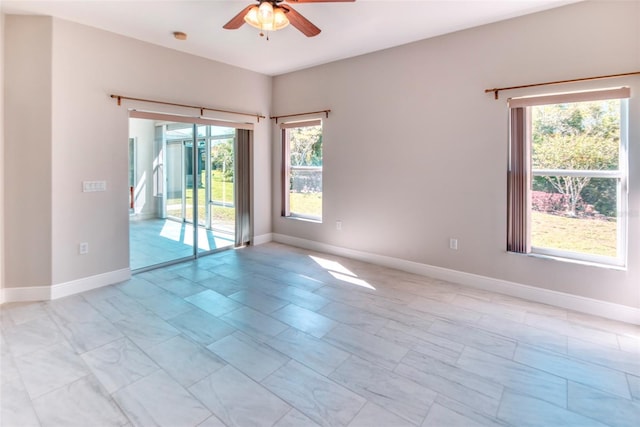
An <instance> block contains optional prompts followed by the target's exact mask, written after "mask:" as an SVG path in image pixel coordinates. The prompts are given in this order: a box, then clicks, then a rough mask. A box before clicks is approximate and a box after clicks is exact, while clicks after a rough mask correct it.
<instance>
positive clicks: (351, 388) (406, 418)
mask: <svg viewBox="0 0 640 427" xmlns="http://www.w3.org/2000/svg"><path fill="white" fill-rule="evenodd" d="M351 358H356V359H360V360H362V361H363V362H365V363H370V364H374V365H375V363H374V362H370V361H367V360H364V359H362V358H360V357H358V356H357V355H353V354H352V355H351V356H350V357H349V358H347V359H346V360H345V361H344V362H342V363H341V364H340V366H338V367H337V368H336V369H334V370H333V371H332V372H331V374H330V375H328V376H326V378H327V379H328V380H329V381H332V382H333V383H335V384H337V385H339V386H341V387H344V388H346V389H347V390H349V391H351V392H353V393H355V394H357V395H358V396H360V397H362V398H363V399H365V401H366V402H370V403H372V404H375V405H378V406H381V405H380V404H378V403H376V402H373V401H372V400H370V399H369V398H368V397H367V396H365V395H363V394H361V392H360V391H358V390H357V389H356V388H355V387H353V386H352V385H350V384H349V383H347V382H344V383H343V382H339V381H337V380H335V379H334V378H333V377H332V375H334V374H335V373H336V371H337V370H338V369H339V368H340V367H342V365H344V364H345V363H347V362H348V361H349V360H350V359H351ZM377 366H378V367H379V368H380V369H383V370H385V371H387V372H388V373H390V374H392V375H397V376H398V377H400V378H402V379H405V380H409V381H411V382H412V383H413V384H415V385H417V386H419V387H422V388H424V389H427V390H429V391H430V392H431V393H433V395H434V398H433V401H432V402H431V403H430V405H429V408H428V409H427V411H426V412H425V415H424V416H423V417H422V419H421V421H420V422H419V423H418V424H416V423H415V422H414V421H413V420H411V419H409V418H408V417H406V416H405V415H404V414H401V413H399V412H397V411H393V410H391V409H387V408H384V407H383V409H385V410H387V411H389V412H391V413H393V414H395V415H397V416H398V417H400V418H402V419H404V420H405V421H408V422H409V423H411V424H413V425H416V426H421V425H422V424H423V423H424V420H425V419H426V417H427V416H428V414H429V411H430V410H431V407H432V406H433V404H434V403H435V401H436V398H437V396H438V395H439V393H438V392H436V391H435V390H432V389H430V388H429V387H426V386H425V385H423V384H420V383H418V382H416V381H414V380H413V379H411V378H407V377H405V376H404V375H401V374H399V373H397V372H395V368H394V370H389V369H387V368H385V367H383V366H380V365H377ZM363 388H364V389H365V390H366V391H368V392H369V393H372V394H375V395H378V396H381V397H382V398H386V399H391V400H394V401H396V400H397V399H393V398H392V397H390V396H383V395H380V393H378V392H375V391H371V390H369V389H368V387H363ZM364 406H366V403H365V405H363V406H362V407H363V408H364ZM381 407H382V406H381ZM354 419H355V417H354V418H353V419H352V420H351V421H353V420H354Z"/></svg>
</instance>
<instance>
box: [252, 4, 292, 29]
mask: <svg viewBox="0 0 640 427" xmlns="http://www.w3.org/2000/svg"><path fill="white" fill-rule="evenodd" d="M265 5H266V6H265ZM244 22H246V23H247V24H249V25H251V26H252V27H255V28H257V29H259V30H261V31H277V30H281V29H283V28H284V27H286V26H287V25H289V20H288V19H287V17H286V16H285V13H284V10H283V9H282V8H280V7H278V6H276V7H275V8H274V7H273V5H272V4H271V3H270V2H268V1H265V2H262V3H261V4H260V6H254V7H252V8H251V9H249V12H247V14H246V15H245V16H244Z"/></svg>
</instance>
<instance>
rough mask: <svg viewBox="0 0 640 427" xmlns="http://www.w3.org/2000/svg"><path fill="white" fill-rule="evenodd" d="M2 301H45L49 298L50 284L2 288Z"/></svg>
mask: <svg viewBox="0 0 640 427" xmlns="http://www.w3.org/2000/svg"><path fill="white" fill-rule="evenodd" d="M2 293H3V299H2V302H3V303H5V302H26V301H47V300H50V299H51V286H28V287H23V288H4V289H2Z"/></svg>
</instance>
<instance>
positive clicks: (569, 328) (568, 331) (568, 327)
mask: <svg viewBox="0 0 640 427" xmlns="http://www.w3.org/2000/svg"><path fill="white" fill-rule="evenodd" d="M534 315H535V316H538V317H544V318H545V319H550V320H552V321H553V320H557V321H558V322H560V323H561V325H559V326H561V329H563V331H562V334H563V335H566V336H567V337H569V338H574V339H578V340H581V341H586V342H589V343H592V344H596V345H606V344H602V343H601V342H596V341H591V340H589V339H588V338H586V336H589V332H598V333H605V334H610V335H615V336H616V344H618V338H617V336H618V335H619V334H618V333H616V332H612V331H610V330H607V329H600V328H594V327H591V326H585V325H582V324H579V323H575V322H572V321H570V320H562V319H554V318H553V317H550V316H544V315H540V314H534ZM522 323H524V324H525V325H528V326H532V327H535V328H538V329H541V330H543V331H546V332H552V333H554V332H556V330H557V329H558V328H556V327H554V326H552V325H549V326H539V325H537V324H533V321H531V320H530V321H527V320H526V318H525V320H524V321H523V322H522ZM573 328H583V329H586V331H584V333H581V334H577V333H575V332H574V331H573ZM589 330H591V331H589ZM572 332H573V333H572ZM607 347H610V348H614V349H617V350H620V348H619V345H617V346H616V347H614V346H609V345H607Z"/></svg>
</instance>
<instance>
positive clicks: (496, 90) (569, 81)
mask: <svg viewBox="0 0 640 427" xmlns="http://www.w3.org/2000/svg"><path fill="white" fill-rule="evenodd" d="M638 74H640V71H634V72H631V73H621V74H609V75H607V76H596V77H583V78H581V79H570V80H557V81H554V82H545V83H533V84H529V85H521V86H510V87H495V88H493V89H485V90H484V93H490V92H493V95H494V98H495V99H498V93H500V91H503V90H512V89H523V88H527V87H536V86H551V85H559V84H562V83H575V82H585V81H589V80H602V79H611V78H614V77H624V76H634V75H638Z"/></svg>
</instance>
